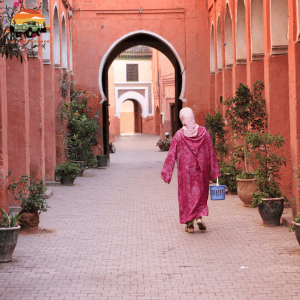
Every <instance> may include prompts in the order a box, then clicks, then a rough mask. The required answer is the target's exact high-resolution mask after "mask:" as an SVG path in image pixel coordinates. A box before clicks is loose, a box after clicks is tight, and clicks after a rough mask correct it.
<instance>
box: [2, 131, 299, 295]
mask: <svg viewBox="0 0 300 300" xmlns="http://www.w3.org/2000/svg"><path fill="white" fill-rule="evenodd" d="M157 140H158V137H157V136H147V135H137V136H134V135H133V136H122V137H119V138H118V139H117V142H116V143H114V144H115V146H116V148H117V152H116V153H115V154H111V160H110V164H109V166H108V167H107V168H105V169H86V170H85V176H83V177H79V178H77V179H76V180H75V185H74V186H72V187H66V186H51V190H52V191H53V193H54V195H53V196H52V197H51V198H50V199H49V200H48V201H47V202H48V203H49V206H50V207H51V208H49V209H48V212H46V213H42V214H41V215H40V219H41V223H40V227H41V228H44V229H48V230H52V232H51V233H40V234H35V235H25V234H20V235H19V241H18V244H17V247H16V249H15V252H14V254H13V261H12V262H10V263H5V264H0V299H11V300H16V299H21V300H25V299H30V300H32V299H51V300H65V299H72V300H74V299H81V300H83V299H95V300H102V299H103V300H104V299H105V300H108V299H118V300H125V299H130V300H134V299H149V300H150V299H151V300H153V299H157V300H160V299H164V300H165V299H166V300H175V299H184V300H192V299H201V300H204V299H213V300H231V299H232V300H236V299H239V300H240V299H241V300H253V299H263V300H271V299H280V300H283V299H287V298H288V299H299V294H300V289H299V275H300V270H299V263H300V248H299V245H298V243H297V240H296V238H295V234H294V233H290V232H289V231H288V229H287V227H286V226H279V227H276V228H268V227H264V226H263V225H262V220H261V218H260V216H259V213H258V211H257V209H253V208H246V207H244V206H243V203H242V202H241V201H240V200H239V198H238V197H237V196H236V195H228V194H227V195H226V199H225V200H224V201H211V200H209V203H208V204H209V208H210V215H209V217H206V218H205V222H206V223H207V226H208V229H207V231H206V232H200V231H199V230H198V229H197V228H196V230H195V233H194V234H188V233H186V232H185V230H184V228H185V226H184V225H181V224H180V223H179V217H178V201H177V172H176V169H175V170H174V174H173V179H172V181H171V183H170V185H168V184H165V183H164V181H163V180H162V179H161V178H160V171H161V168H162V165H163V162H164V160H165V157H166V155H167V152H159V151H158V148H156V147H155V145H156V141H157ZM243 266H244V267H247V268H243V269H241V267H243Z"/></svg>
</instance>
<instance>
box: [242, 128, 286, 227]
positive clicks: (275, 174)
mask: <svg viewBox="0 0 300 300" xmlns="http://www.w3.org/2000/svg"><path fill="white" fill-rule="evenodd" d="M246 141H247V143H249V144H250V145H251V150H253V151H252V156H253V157H254V159H255V161H256V163H257V168H256V171H255V178H256V179H257V180H258V186H259V191H257V192H256V193H254V194H253V199H252V206H258V209H259V213H260V215H261V217H262V219H263V222H264V225H266V226H278V225H280V218H281V215H282V212H283V207H284V203H283V202H284V199H285V197H284V196H283V195H282V193H281V191H280V188H279V182H278V181H279V180H280V169H281V167H282V165H286V163H287V159H286V158H285V157H284V156H283V155H280V153H278V152H279V151H283V149H282V147H283V146H284V143H285V140H284V138H283V137H282V136H281V135H280V134H277V135H271V134H269V133H266V134H261V133H259V132H255V133H249V134H247V136H246Z"/></svg>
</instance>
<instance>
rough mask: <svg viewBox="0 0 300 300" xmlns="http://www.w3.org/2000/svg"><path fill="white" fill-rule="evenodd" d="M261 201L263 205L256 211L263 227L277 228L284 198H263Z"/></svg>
mask: <svg viewBox="0 0 300 300" xmlns="http://www.w3.org/2000/svg"><path fill="white" fill-rule="evenodd" d="M262 201H263V203H262V204H261V205H259V206H258V211H259V214H260V216H261V218H262V220H263V223H264V226H268V227H274V226H279V225H280V218H281V216H282V213H283V208H284V198H283V197H281V198H263V199H262Z"/></svg>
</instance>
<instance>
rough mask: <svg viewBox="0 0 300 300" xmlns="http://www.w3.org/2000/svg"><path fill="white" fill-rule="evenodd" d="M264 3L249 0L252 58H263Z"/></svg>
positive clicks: (257, 0)
mask: <svg viewBox="0 0 300 300" xmlns="http://www.w3.org/2000/svg"><path fill="white" fill-rule="evenodd" d="M264 40H265V33H264V3H263V0H252V1H251V48H252V60H263V59H264V56H265V55H264V52H265V44H264Z"/></svg>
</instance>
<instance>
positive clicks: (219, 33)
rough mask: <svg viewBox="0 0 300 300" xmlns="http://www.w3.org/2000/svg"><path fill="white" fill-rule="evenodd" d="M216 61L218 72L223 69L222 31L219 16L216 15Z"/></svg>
mask: <svg viewBox="0 0 300 300" xmlns="http://www.w3.org/2000/svg"><path fill="white" fill-rule="evenodd" d="M217 62H218V72H222V70H223V54H222V31H221V16H220V15H219V16H218V22H217Z"/></svg>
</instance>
